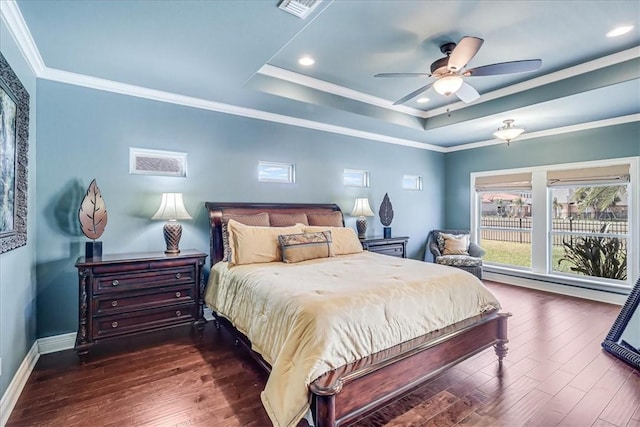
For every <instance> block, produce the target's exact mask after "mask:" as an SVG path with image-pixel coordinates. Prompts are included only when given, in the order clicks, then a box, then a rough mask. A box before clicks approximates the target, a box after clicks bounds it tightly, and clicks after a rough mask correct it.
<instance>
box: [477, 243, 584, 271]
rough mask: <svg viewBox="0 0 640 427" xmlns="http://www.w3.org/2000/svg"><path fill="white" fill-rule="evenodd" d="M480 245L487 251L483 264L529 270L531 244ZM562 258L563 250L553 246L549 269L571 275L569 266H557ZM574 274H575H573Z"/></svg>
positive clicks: (563, 264) (564, 263)
mask: <svg viewBox="0 0 640 427" xmlns="http://www.w3.org/2000/svg"><path fill="white" fill-rule="evenodd" d="M480 245H481V246H482V249H484V250H485V251H487V254H486V255H485V256H484V257H483V260H484V261H485V262H495V263H499V264H507V265H515V266H520V267H527V268H531V243H515V242H503V241H499V240H483V241H482V242H481V243H480ZM563 256H564V250H563V249H562V248H560V247H557V246H554V247H553V253H552V255H551V268H552V270H553V271H556V272H562V273H573V272H572V271H571V270H570V269H569V267H570V264H569V263H567V262H563V263H562V264H560V265H558V261H559V260H560V258H562V257H563ZM573 274H575V273H573Z"/></svg>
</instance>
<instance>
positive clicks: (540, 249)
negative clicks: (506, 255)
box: [469, 156, 640, 293]
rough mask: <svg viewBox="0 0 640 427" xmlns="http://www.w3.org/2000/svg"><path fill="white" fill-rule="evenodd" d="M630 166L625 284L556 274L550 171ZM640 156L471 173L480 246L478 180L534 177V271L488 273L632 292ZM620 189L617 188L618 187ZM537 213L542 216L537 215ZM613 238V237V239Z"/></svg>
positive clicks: (494, 268) (639, 266)
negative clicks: (527, 173) (523, 175)
mask: <svg viewBox="0 0 640 427" xmlns="http://www.w3.org/2000/svg"><path fill="white" fill-rule="evenodd" d="M619 164H628V165H629V174H630V177H631V178H630V181H629V183H628V187H627V188H628V218H629V223H628V230H627V231H628V232H627V236H626V238H627V242H626V243H627V279H626V280H625V281H620V280H614V279H605V278H596V277H591V276H580V275H575V274H563V273H561V272H554V271H553V270H552V266H551V259H552V254H551V246H550V244H551V243H552V240H551V239H552V238H551V231H552V198H551V190H550V188H551V187H548V186H547V179H546V174H547V172H549V171H554V170H560V169H574V168H576V169H577V168H597V167H600V166H609V165H611V166H613V165H619ZM639 166H640V156H633V157H623V158H615V159H606V160H597V161H587V162H575V163H564V164H556V165H542V166H532V167H527V168H516V169H503V170H491V171H482V172H472V173H471V174H470V181H469V183H470V186H469V190H470V191H469V196H470V206H471V209H470V211H471V212H470V230H471V237H472V239H473V241H475V242H478V241H479V240H480V239H479V236H480V224H481V220H480V215H482V210H481V199H480V197H479V194H480V193H479V192H477V191H476V190H475V186H474V183H475V180H476V178H477V177H480V176H492V175H509V174H515V173H522V172H531V173H532V206H534V208H535V209H533V211H532V226H531V245H532V248H531V251H532V254H531V262H532V268H531V271H527V270H525V269H522V268H514V267H511V266H505V265H503V264H490V263H489V264H487V263H485V270H486V271H488V272H495V273H503V274H509V275H512V276H517V277H523V278H531V279H536V280H544V281H546V282H551V283H554V284H560V285H571V286H579V287H583V288H588V289H595V290H604V291H608V292H616V293H625V292H628V290H629V289H631V287H632V285H633V279H634V278H636V277H637V276H638V274H639V273H640V259H639V258H640V215H639V213H640V182H639V181H640V167H639ZM616 185H618V184H616ZM536 212H541V214H538V215H536ZM612 237H613V236H612Z"/></svg>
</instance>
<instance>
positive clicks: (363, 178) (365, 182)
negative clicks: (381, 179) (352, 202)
mask: <svg viewBox="0 0 640 427" xmlns="http://www.w3.org/2000/svg"><path fill="white" fill-rule="evenodd" d="M347 174H353V175H356V174H358V175H360V183H359V184H352V183H349V184H348V183H347V182H346V178H347ZM369 179H370V177H369V171H365V170H360V169H348V168H345V169H344V170H343V172H342V185H343V186H345V187H355V188H369V185H370V181H369Z"/></svg>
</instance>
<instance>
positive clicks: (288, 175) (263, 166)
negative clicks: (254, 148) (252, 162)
mask: <svg viewBox="0 0 640 427" xmlns="http://www.w3.org/2000/svg"><path fill="white" fill-rule="evenodd" d="M258 181H260V182H281V183H285V184H294V183H295V182H296V168H295V165H294V164H290V163H274V162H262V161H260V162H258Z"/></svg>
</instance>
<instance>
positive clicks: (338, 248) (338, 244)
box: [303, 226, 363, 255]
mask: <svg viewBox="0 0 640 427" xmlns="http://www.w3.org/2000/svg"><path fill="white" fill-rule="evenodd" d="M303 231H304V232H305V233H316V232H318V231H331V240H332V246H333V253H334V254H335V255H348V254H355V253H358V252H362V250H363V249H362V243H360V239H358V235H357V234H356V231H355V230H354V229H353V228H351V227H321V226H316V227H311V226H309V227H304V228H303Z"/></svg>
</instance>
